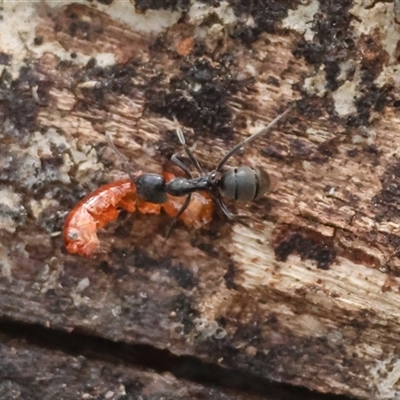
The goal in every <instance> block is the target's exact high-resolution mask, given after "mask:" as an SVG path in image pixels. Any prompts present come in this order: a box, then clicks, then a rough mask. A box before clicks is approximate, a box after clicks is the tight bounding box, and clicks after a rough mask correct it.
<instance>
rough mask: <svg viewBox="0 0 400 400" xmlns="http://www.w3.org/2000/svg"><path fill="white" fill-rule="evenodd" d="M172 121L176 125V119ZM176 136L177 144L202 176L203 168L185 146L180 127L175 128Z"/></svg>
mask: <svg viewBox="0 0 400 400" xmlns="http://www.w3.org/2000/svg"><path fill="white" fill-rule="evenodd" d="M174 120H175V122H176V123H178V121H177V119H176V118H174ZM176 135H177V136H178V140H179V143H180V144H181V145H182V146H183V148H184V150H185V151H186V154H187V155H188V157H189V159H190V161H191V162H192V163H193V165H194V166H195V167H196V169H197V171H199V172H200V174H201V175H204V171H203V168H201V165H200V164H199V162H198V161H197V158H196V157H195V155H194V154H193V153H192V150H190V147H189V146H188V145H187V144H186V140H185V136H183V132H182V129H181V128H180V126H178V127H177V128H176Z"/></svg>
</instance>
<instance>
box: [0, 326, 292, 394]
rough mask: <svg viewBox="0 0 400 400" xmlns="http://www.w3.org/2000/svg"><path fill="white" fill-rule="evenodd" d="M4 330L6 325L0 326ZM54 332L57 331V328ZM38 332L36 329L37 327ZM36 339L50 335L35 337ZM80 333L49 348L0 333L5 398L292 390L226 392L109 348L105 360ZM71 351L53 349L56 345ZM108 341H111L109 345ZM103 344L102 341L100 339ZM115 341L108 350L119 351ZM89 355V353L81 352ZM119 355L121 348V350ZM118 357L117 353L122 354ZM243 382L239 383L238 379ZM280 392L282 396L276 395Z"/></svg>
mask: <svg viewBox="0 0 400 400" xmlns="http://www.w3.org/2000/svg"><path fill="white" fill-rule="evenodd" d="M1 327H2V328H4V325H1ZM53 333H54V332H53ZM36 334H38V332H37V331H36ZM37 336H38V337H35V338H34V339H33V342H35V341H36V342H41V341H42V340H43V339H47V342H46V346H48V345H49V341H48V339H49V336H47V335H44V336H45V337H40V336H41V335H40V334H39V335H37ZM77 339H78V338H77V337H75V338H74V337H68V338H65V337H63V335H59V334H58V335H57V334H56V337H55V338H54V336H53V337H52V340H51V341H50V346H49V347H40V346H38V345H36V344H34V343H32V338H31V337H29V339H28V340H27V341H26V340H21V339H16V338H15V337H12V336H9V335H6V334H4V333H2V334H1V335H0V340H1V346H0V355H1V363H0V396H1V398H2V399H7V400H8V399H17V398H22V399H63V400H68V399H71V400H75V399H109V400H118V399H194V400H195V399H220V400H228V399H237V400H258V399H261V398H262V399H267V400H273V399H275V398H288V399H290V398H291V396H290V394H288V393H289V389H288V388H287V389H286V391H277V389H274V388H272V390H271V392H270V393H269V392H268V394H266V397H264V396H262V397H261V396H258V395H254V394H249V393H244V392H241V391H240V390H236V391H233V390H227V389H224V388H222V389H221V388H216V387H210V386H207V385H204V384H200V383H194V382H188V381H186V380H184V379H177V378H176V377H174V376H173V375H172V374H170V373H163V374H160V373H157V372H155V371H152V370H150V369H144V368H140V367H138V366H137V365H135V364H134V363H135V361H136V362H137V360H136V358H137V357H135V354H134V353H133V354H129V353H128V356H127V355H126V354H125V355H124V357H123V361H122V360H121V358H122V357H121V354H118V355H116V354H114V353H112V352H110V353H109V354H108V356H107V359H104V352H103V349H102V351H101V352H98V353H96V350H97V351H98V350H99V349H98V348H97V347H98V346H97V345H96V344H95V345H94V346H93V342H92V343H91V344H89V345H88V343H87V342H86V343H85V341H84V343H81V342H80V341H78V340H77ZM60 343H61V348H62V350H67V352H64V351H60V349H57V350H55V349H54V347H58V348H60ZM106 344H107V343H106ZM102 345H104V343H102ZM116 347H118V346H113V345H111V346H110V347H109V348H108V349H107V350H109V351H115V350H116ZM81 352H84V353H85V356H84V355H82V354H81ZM119 353H121V351H119ZM118 356H119V357H118ZM239 384H240V383H239ZM275 392H276V393H277V394H280V395H281V396H280V397H277V396H276V394H275Z"/></svg>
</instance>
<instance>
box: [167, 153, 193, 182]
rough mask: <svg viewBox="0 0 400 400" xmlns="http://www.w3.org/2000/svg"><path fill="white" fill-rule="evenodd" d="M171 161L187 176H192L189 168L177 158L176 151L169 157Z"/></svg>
mask: <svg viewBox="0 0 400 400" xmlns="http://www.w3.org/2000/svg"><path fill="white" fill-rule="evenodd" d="M171 161H172V162H173V163H174V164H175V165H177V166H178V167H179V168H180V169H181V170H183V172H185V173H186V175H187V176H188V177H189V178H192V173H191V172H190V170H189V168H188V167H187V166H186V165H185V164H184V163H183V162H182V161H181V160H180V159H179V158H178V153H175V154H173V156H172V157H171Z"/></svg>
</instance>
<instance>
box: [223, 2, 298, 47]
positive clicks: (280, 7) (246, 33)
mask: <svg viewBox="0 0 400 400" xmlns="http://www.w3.org/2000/svg"><path fill="white" fill-rule="evenodd" d="M231 5H232V8H233V11H234V13H235V15H236V16H237V17H239V19H240V20H241V21H244V22H242V23H240V24H239V25H238V26H237V27H236V29H235V31H234V32H233V37H235V38H238V39H240V40H241V41H243V42H244V43H248V44H251V43H252V42H254V41H255V40H257V39H258V37H259V36H260V35H261V34H262V33H263V32H268V33H276V32H278V31H279V30H280V23H281V21H282V20H283V19H284V18H285V17H286V16H287V13H288V10H289V8H292V7H294V6H295V5H294V4H293V1H289V0H278V1H276V0H268V1H266V0H263V1H246V0H237V1H234V2H232V3H231ZM249 18H252V20H253V21H254V25H249V24H247V23H246V22H245V21H248V20H249Z"/></svg>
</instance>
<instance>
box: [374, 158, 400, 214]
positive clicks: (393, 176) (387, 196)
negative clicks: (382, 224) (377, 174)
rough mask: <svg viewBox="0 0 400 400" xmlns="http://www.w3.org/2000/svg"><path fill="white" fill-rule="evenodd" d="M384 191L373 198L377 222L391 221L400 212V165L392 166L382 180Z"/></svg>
mask: <svg viewBox="0 0 400 400" xmlns="http://www.w3.org/2000/svg"><path fill="white" fill-rule="evenodd" d="M380 181H381V185H382V190H381V191H380V192H379V193H378V194H377V195H376V196H374V197H373V198H372V201H373V203H374V205H375V207H376V216H375V219H376V220H377V221H390V220H391V219H395V218H397V217H398V215H399V212H400V163H395V164H392V165H390V166H389V167H388V169H387V170H386V172H385V173H384V174H383V175H382V176H381V178H380Z"/></svg>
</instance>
